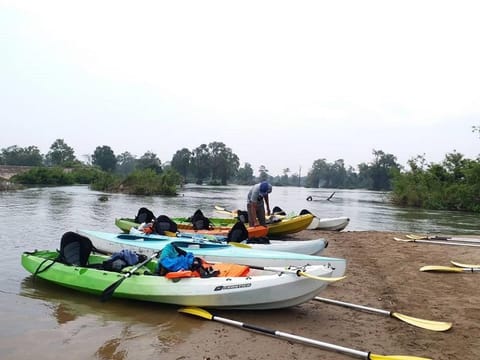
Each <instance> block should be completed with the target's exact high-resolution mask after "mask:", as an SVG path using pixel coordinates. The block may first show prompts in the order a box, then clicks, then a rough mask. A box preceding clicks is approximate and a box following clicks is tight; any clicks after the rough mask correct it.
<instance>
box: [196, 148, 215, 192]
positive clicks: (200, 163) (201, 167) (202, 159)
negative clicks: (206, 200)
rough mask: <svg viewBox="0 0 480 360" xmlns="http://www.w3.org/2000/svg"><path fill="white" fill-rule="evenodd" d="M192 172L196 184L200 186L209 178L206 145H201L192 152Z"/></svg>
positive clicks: (208, 159) (209, 161)
mask: <svg viewBox="0 0 480 360" xmlns="http://www.w3.org/2000/svg"><path fill="white" fill-rule="evenodd" d="M192 170H193V174H194V176H195V182H196V183H197V184H202V183H203V181H204V180H205V179H207V178H208V177H209V176H210V173H211V156H210V150H209V148H208V146H207V145H206V144H201V145H200V146H198V147H197V148H195V149H194V150H193V152H192Z"/></svg>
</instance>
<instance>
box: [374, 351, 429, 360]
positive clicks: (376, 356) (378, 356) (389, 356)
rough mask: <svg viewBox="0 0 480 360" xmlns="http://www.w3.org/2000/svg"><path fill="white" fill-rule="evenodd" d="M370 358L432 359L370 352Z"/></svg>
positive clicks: (386, 359) (385, 359) (397, 359)
mask: <svg viewBox="0 0 480 360" xmlns="http://www.w3.org/2000/svg"><path fill="white" fill-rule="evenodd" d="M368 358H369V359H371V360H432V359H430V358H424V357H418V356H410V355H377V354H372V353H370V354H368Z"/></svg>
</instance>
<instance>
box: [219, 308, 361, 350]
mask: <svg viewBox="0 0 480 360" xmlns="http://www.w3.org/2000/svg"><path fill="white" fill-rule="evenodd" d="M212 319H213V320H216V321H219V322H222V323H225V324H229V325H233V326H237V327H242V328H245V329H249V330H254V331H258V332H261V333H265V334H268V335H273V336H278V337H281V338H285V339H289V340H294V341H297V342H303V343H307V344H310V345H313V346H317V347H320V348H325V349H329V350H334V351H337V352H340V353H344V354H349V355H353V356H356V357H358V358H360V359H370V356H369V355H370V353H369V352H365V351H360V350H355V349H350V348H347V347H344V346H339V345H335V344H330V343H326V342H323V341H319V340H315V339H309V338H306V337H303V336H299V335H294V334H289V333H286V332H282V331H278V330H271V329H267V328H263V327H260V326H256V325H249V324H245V323H242V322H239V321H235V320H231V319H226V318H222V317H220V316H216V315H213V316H212Z"/></svg>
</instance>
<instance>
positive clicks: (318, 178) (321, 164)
mask: <svg viewBox="0 0 480 360" xmlns="http://www.w3.org/2000/svg"><path fill="white" fill-rule="evenodd" d="M329 169H330V166H329V165H328V163H327V161H326V160H325V159H317V160H315V161H314V162H313V165H312V168H311V169H310V171H309V172H308V174H307V178H306V180H305V185H306V186H307V187H310V188H318V187H323V186H324V185H326V187H328V185H329V183H330V172H329Z"/></svg>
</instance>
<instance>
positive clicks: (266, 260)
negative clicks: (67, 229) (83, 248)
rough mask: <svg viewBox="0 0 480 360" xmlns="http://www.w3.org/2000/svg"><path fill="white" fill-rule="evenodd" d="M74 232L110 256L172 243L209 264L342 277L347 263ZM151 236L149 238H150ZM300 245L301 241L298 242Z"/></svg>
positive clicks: (200, 242)
mask: <svg viewBox="0 0 480 360" xmlns="http://www.w3.org/2000/svg"><path fill="white" fill-rule="evenodd" d="M78 233H80V234H82V235H84V236H86V237H88V238H89V239H90V240H91V241H92V243H93V245H94V246H95V247H96V248H97V249H98V250H100V251H104V252H108V253H114V252H119V251H121V250H122V249H129V250H132V251H135V252H137V253H139V254H145V255H147V256H149V255H151V254H153V253H154V252H156V251H158V250H161V249H163V248H164V247H165V245H167V244H169V243H174V244H175V245H177V246H179V247H180V248H182V249H184V250H185V251H189V252H192V253H193V254H194V255H195V256H199V257H202V258H204V259H205V260H206V261H209V262H228V263H235V264H245V265H253V266H304V265H307V264H309V265H325V266H327V267H330V268H332V270H333V274H332V276H334V277H340V276H343V275H344V274H345V271H346V268H347V262H346V260H345V259H342V258H333V257H324V256H317V255H306V254H299V253H294V252H289V251H273V250H259V249H253V248H244V247H238V246H232V245H229V244H224V243H215V242H210V241H205V240H197V239H195V238H192V239H188V238H175V237H168V236H162V235H156V237H158V238H160V239H158V238H155V239H153V238H150V237H145V236H144V237H141V236H136V235H131V234H115V233H109V232H102V231H95V230H78ZM150 236H151V235H150ZM298 242H301V241H298Z"/></svg>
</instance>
